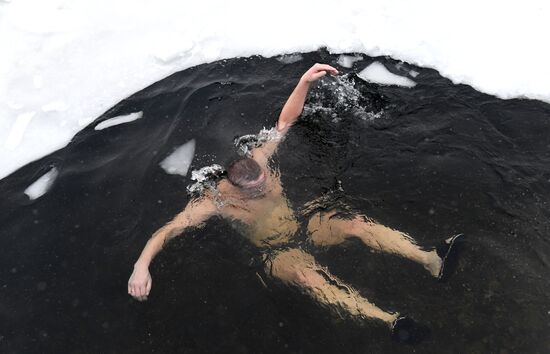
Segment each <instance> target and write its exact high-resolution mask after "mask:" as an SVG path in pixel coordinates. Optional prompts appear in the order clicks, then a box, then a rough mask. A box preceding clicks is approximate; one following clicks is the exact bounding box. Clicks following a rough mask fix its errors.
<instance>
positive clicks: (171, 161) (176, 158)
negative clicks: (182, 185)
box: [160, 139, 196, 176]
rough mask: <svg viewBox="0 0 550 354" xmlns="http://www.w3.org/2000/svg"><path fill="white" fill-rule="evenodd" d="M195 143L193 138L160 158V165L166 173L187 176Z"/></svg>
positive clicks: (193, 154)
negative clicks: (162, 158) (163, 157)
mask: <svg viewBox="0 0 550 354" xmlns="http://www.w3.org/2000/svg"><path fill="white" fill-rule="evenodd" d="M195 145H196V144H195V139H191V140H189V141H188V142H186V143H185V144H183V145H182V146H180V147H178V148H177V149H176V150H174V152H173V153H171V154H170V155H168V157H166V158H165V159H164V160H162V162H161V163H160V167H162V169H163V170H164V171H166V173H168V174H171V175H181V176H187V171H189V166H191V162H193V157H194V156H195Z"/></svg>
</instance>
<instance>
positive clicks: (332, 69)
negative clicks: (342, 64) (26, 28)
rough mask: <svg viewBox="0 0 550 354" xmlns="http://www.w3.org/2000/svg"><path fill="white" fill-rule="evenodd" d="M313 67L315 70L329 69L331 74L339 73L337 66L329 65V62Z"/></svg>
mask: <svg viewBox="0 0 550 354" xmlns="http://www.w3.org/2000/svg"><path fill="white" fill-rule="evenodd" d="M313 68H314V69H315V71H321V70H323V71H327V72H329V73H330V74H331V75H338V70H336V69H335V68H333V67H332V66H330V65H328V64H319V63H317V64H315V65H313Z"/></svg>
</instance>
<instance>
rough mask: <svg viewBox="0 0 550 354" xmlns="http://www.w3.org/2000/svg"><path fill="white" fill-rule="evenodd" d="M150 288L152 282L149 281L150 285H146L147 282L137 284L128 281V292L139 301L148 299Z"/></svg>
mask: <svg viewBox="0 0 550 354" xmlns="http://www.w3.org/2000/svg"><path fill="white" fill-rule="evenodd" d="M150 290H151V284H150V282H149V285H146V284H144V285H135V284H131V283H128V294H129V295H131V296H132V297H133V298H134V299H136V300H138V301H145V300H147V296H148V295H149V292H150Z"/></svg>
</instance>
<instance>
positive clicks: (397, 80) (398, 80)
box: [358, 62, 416, 87]
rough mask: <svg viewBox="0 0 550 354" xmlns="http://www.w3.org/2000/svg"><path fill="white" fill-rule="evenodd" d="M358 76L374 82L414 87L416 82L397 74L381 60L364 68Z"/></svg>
mask: <svg viewBox="0 0 550 354" xmlns="http://www.w3.org/2000/svg"><path fill="white" fill-rule="evenodd" d="M358 76H359V77H360V78H361V79H363V80H365V81H369V82H374V83H377V84H381V85H397V86H404V87H414V86H416V82H414V81H412V80H411V79H409V78H407V77H404V76H399V75H395V74H393V73H391V72H389V71H388V69H386V67H385V66H384V65H382V64H380V63H379V62H374V63H372V64H371V65H369V66H367V67H366V68H365V69H363V70H362V71H361V72H360V73H359V74H358Z"/></svg>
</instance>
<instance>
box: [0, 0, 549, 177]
mask: <svg viewBox="0 0 550 354" xmlns="http://www.w3.org/2000/svg"><path fill="white" fill-rule="evenodd" d="M548 18H550V2H548V1H547V0H525V1H511V0H501V1H497V0H487V1H478V0H463V1H452V2H450V1H439V0H417V1H409V0H385V1H378V0H343V1H340V2H334V1H326V0H319V1H295V0H293V1H290V0H279V1H269V2H264V1H261V2H260V1H253V0H241V1H239V0H236V1H231V2H228V1H223V0H210V1H181V0H117V1H110V0H94V1H89V0H17V1H6V0H3V1H0V53H1V54H0V161H1V164H0V178H2V177H4V176H6V175H8V174H9V173H11V172H13V171H14V170H16V169H17V168H19V167H21V166H22V165H24V164H25V163H27V162H29V161H32V160H35V159H38V158H41V157H43V156H44V155H46V154H48V153H50V152H52V151H54V150H56V149H59V148H61V147H63V146H64V145H66V144H67V143H68V142H69V141H70V139H71V138H72V137H73V136H74V135H75V133H77V132H78V131H79V130H80V129H82V127H83V126H85V125H87V124H89V123H90V122H92V121H93V120H94V119H95V118H96V117H98V116H99V115H101V114H102V113H104V112H105V111H106V110H107V109H109V108H110V107H112V106H113V105H114V104H116V103H117V102H119V101H120V100H121V99H123V98H125V97H127V96H129V95H130V94H132V93H134V92H136V91H138V90H140V89H142V88H144V87H146V86H148V85H150V84H152V83H154V82H156V81H158V80H160V79H162V78H163V77H166V76H167V75H169V74H172V73H174V72H176V71H179V70H183V69H186V68H188V67H191V66H194V65H197V64H201V63H205V62H211V61H214V60H218V59H223V58H230V57H238V56H250V55H254V54H260V55H264V56H268V57H271V56H280V55H283V54H291V53H297V52H307V51H311V50H316V49H318V48H319V47H326V48H327V49H328V50H329V51H330V52H332V53H365V54H367V55H371V56H379V55H389V56H392V57H393V58H396V59H399V60H403V61H407V62H410V63H413V64H418V65H421V66H426V67H431V68H435V69H437V70H439V71H440V73H441V74H442V75H444V76H446V77H448V78H450V79H451V80H453V81H454V82H456V83H466V84H470V85H472V86H473V87H475V88H476V89H478V90H481V91H484V92H487V93H490V94H495V95H498V96H499V97H502V98H510V97H531V98H537V99H542V100H545V101H547V102H550V85H548V78H549V77H550V65H547V63H549V62H550V46H549V45H547V44H546V43H547V42H548V39H547V35H548V33H550V21H548ZM295 58H296V57H294V59H295ZM287 59H288V58H287ZM526 61H528V62H529V65H523V64H524V63H525V62H526ZM31 115H32V117H31ZM21 117H23V118H21ZM29 117H31V118H29ZM21 132H22V133H21Z"/></svg>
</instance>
